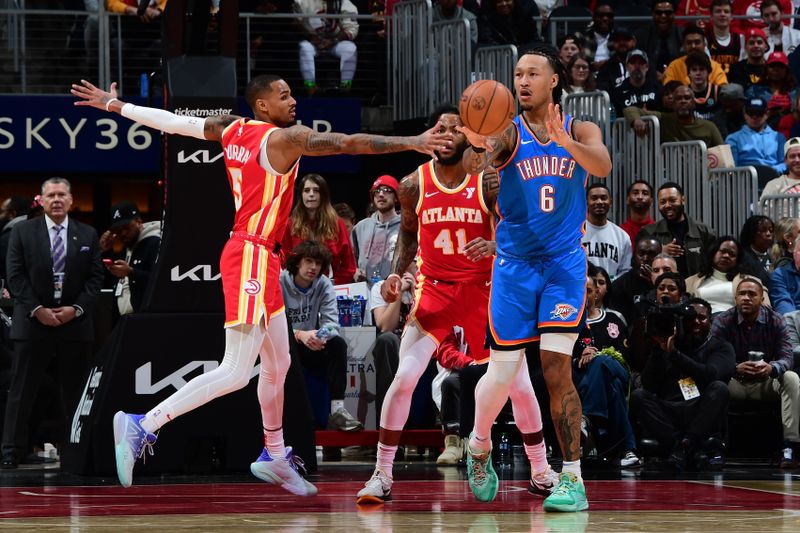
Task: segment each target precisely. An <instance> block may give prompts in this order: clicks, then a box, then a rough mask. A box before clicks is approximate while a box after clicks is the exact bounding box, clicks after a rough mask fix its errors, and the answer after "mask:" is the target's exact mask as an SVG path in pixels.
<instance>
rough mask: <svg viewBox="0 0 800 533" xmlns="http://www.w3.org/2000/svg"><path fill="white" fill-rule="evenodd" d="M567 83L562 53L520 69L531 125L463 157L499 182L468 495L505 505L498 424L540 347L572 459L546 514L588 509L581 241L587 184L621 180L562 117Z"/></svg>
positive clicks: (594, 132) (535, 55) (539, 55)
mask: <svg viewBox="0 0 800 533" xmlns="http://www.w3.org/2000/svg"><path fill="white" fill-rule="evenodd" d="M564 80H565V77H564V72H563V69H562V67H561V64H560V62H559V60H558V58H557V56H556V55H555V51H554V50H551V49H550V48H549V47H546V46H542V47H538V48H535V49H533V50H531V51H529V52H527V53H525V54H524V55H523V56H522V57H521V58H520V59H519V61H518V62H517V65H516V69H515V71H514V89H515V91H516V93H517V98H518V100H519V104H520V107H521V109H522V114H520V115H519V116H518V117H516V119H514V122H513V123H512V124H511V125H510V126H509V127H508V128H507V129H506V130H505V131H504V132H503V133H501V134H500V135H498V136H496V137H484V136H482V135H478V134H476V133H475V132H472V131H470V130H468V129H466V128H465V129H464V133H465V134H466V135H467V137H468V139H469V141H470V144H472V146H473V148H472V149H469V150H467V152H465V154H464V158H465V162H466V163H467V167H468V168H469V169H470V170H478V169H480V168H482V167H483V166H485V165H487V164H492V165H494V166H495V167H496V168H497V169H498V170H499V171H500V190H499V195H498V198H497V205H496V211H497V214H498V220H499V222H498V224H497V228H496V241H497V255H496V258H495V261H494V266H493V270H492V290H491V294H490V301H489V333H490V335H489V340H490V344H491V348H492V349H491V357H490V360H489V369H488V371H487V372H486V375H485V376H484V377H483V378H482V379H481V380H480V382H479V383H478V387H477V389H476V391H475V403H476V409H475V429H474V432H473V434H472V436H471V438H470V441H469V447H468V454H467V463H468V468H467V472H468V477H469V482H470V488H471V489H472V492H473V493H474V494H475V496H476V498H477V499H478V500H481V501H491V500H493V499H494V497H495V495H496V494H497V488H498V481H497V474H496V473H495V472H494V469H493V468H492V463H491V454H490V452H491V447H492V444H491V439H490V436H491V428H492V424H493V422H494V420H495V418H496V417H497V415H498V414H499V412H500V410H501V409H502V408H503V406H504V405H505V403H506V401H507V399H508V392H509V387H510V385H511V382H512V380H513V378H514V376H515V375H516V374H517V372H518V371H519V370H520V369H521V368H522V367H523V365H524V361H525V347H526V346H527V345H528V344H530V343H533V342H535V341H539V342H540V343H541V347H540V353H541V360H542V369H543V371H544V378H545V382H546V383H547V388H548V390H549V392H550V413H551V415H552V418H553V423H554V425H555V428H556V433H557V435H558V441H559V444H560V445H561V451H562V455H563V457H564V466H563V469H562V473H561V475H560V476H559V483H558V485H557V486H556V488H555V489H554V490H553V492H552V494H550V496H548V497H547V498H546V499H545V501H544V505H543V507H544V509H545V510H546V511H582V510H584V509H587V508H588V507H589V504H588V501H587V500H586V491H585V489H584V486H583V481H582V479H581V470H580V423H581V403H580V399H579V398H578V394H577V392H576V390H575V387H574V385H573V384H572V370H571V366H570V363H571V354H572V348H573V346H574V344H575V341H576V340H577V337H578V332H579V331H580V329H581V327H582V324H583V321H584V320H585V316H584V312H585V301H586V294H585V291H586V255H585V252H584V251H583V248H582V247H581V236H582V235H583V224H584V221H585V220H586V195H585V191H584V188H585V186H586V178H587V174H593V175H595V176H598V177H605V176H606V175H607V174H608V173H609V172H610V171H611V159H610V157H609V154H608V150H607V149H606V147H605V146H604V145H603V138H602V134H601V132H600V129H599V128H598V127H597V125H595V124H593V123H591V122H579V121H576V120H573V119H572V118H571V117H570V116H568V115H562V114H561V111H560V106H559V105H558V102H559V100H560V95H561V89H562V86H563V83H564ZM541 438H543V437H541ZM525 444H534V443H533V442H530V443H528V442H526V443H525Z"/></svg>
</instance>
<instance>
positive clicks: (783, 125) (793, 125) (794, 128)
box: [775, 91, 800, 139]
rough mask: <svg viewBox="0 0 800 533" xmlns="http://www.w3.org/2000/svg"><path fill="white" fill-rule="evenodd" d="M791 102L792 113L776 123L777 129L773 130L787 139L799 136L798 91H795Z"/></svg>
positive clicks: (799, 96)
mask: <svg viewBox="0 0 800 533" xmlns="http://www.w3.org/2000/svg"><path fill="white" fill-rule="evenodd" d="M792 102H793V105H792V112H791V113H789V114H788V115H784V117H783V118H781V119H780V120H779V121H778V127H777V128H775V129H776V130H777V131H778V133H782V134H783V136H784V137H786V138H787V139H791V138H792V137H798V136H800V91H797V93H796V94H795V96H794V98H793V99H792Z"/></svg>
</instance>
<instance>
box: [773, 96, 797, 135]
mask: <svg viewBox="0 0 800 533" xmlns="http://www.w3.org/2000/svg"><path fill="white" fill-rule="evenodd" d="M791 112H792V98H791V97H790V96H789V95H787V94H777V93H776V94H773V95H772V97H771V98H770V99H769V103H768V104H767V125H768V126H769V127H770V128H772V129H773V130H775V131H777V132H778V133H780V134H781V135H783V136H784V137H786V135H784V134H783V132H781V131H780V130H778V125H779V124H780V123H781V120H783V118H784V117H787V116H791Z"/></svg>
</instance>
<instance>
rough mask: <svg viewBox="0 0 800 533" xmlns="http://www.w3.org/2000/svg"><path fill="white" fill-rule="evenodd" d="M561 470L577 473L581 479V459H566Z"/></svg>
mask: <svg viewBox="0 0 800 533" xmlns="http://www.w3.org/2000/svg"><path fill="white" fill-rule="evenodd" d="M561 471H562V472H569V473H570V474H575V476H576V477H577V478H578V479H581V460H580V459H578V460H577V461H564V463H563V466H562V467H561Z"/></svg>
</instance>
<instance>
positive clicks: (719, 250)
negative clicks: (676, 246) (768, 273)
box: [686, 236, 769, 315]
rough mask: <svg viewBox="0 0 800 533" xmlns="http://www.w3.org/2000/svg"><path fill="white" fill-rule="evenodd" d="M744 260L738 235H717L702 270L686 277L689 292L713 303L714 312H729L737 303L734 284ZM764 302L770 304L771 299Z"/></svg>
mask: <svg viewBox="0 0 800 533" xmlns="http://www.w3.org/2000/svg"><path fill="white" fill-rule="evenodd" d="M743 260H744V254H743V253H742V247H741V245H740V244H739V241H737V240H736V238H734V237H731V236H724V237H718V238H717V239H716V240H715V241H714V242H713V243H712V244H711V246H710V247H709V248H708V251H707V252H706V256H705V261H704V262H703V266H702V268H701V269H700V271H699V272H698V273H697V274H695V275H694V276H690V277H688V278H687V279H686V292H688V293H689V294H691V295H693V296H695V297H697V298H702V299H703V300H705V301H707V302H708V303H709V304H711V313H712V314H713V315H716V314H718V313H721V312H723V311H727V310H728V309H730V308H731V307H733V306H734V305H736V302H735V300H734V297H733V286H734V285H738V284H739V280H740V279H741V277H742V274H743V272H742V268H743V266H742V262H743ZM764 296H765V298H766V295H764ZM764 303H765V305H769V301H765V302H764Z"/></svg>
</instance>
